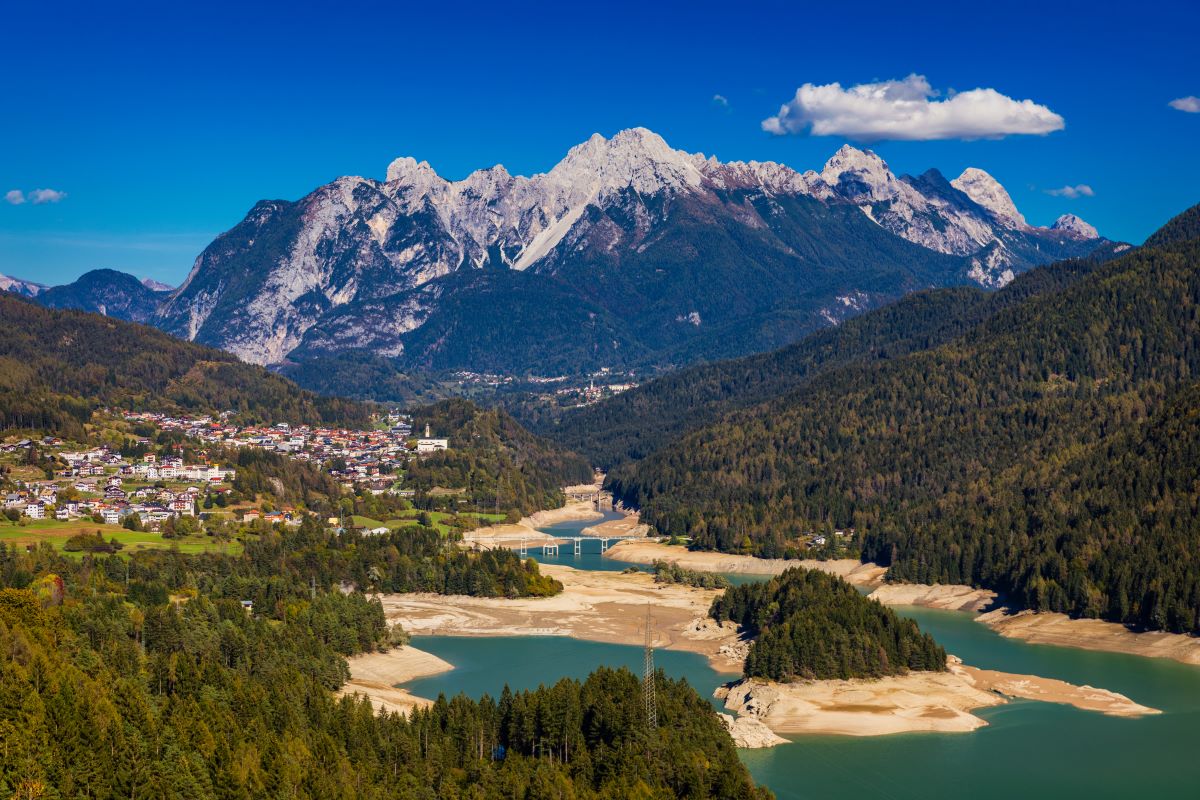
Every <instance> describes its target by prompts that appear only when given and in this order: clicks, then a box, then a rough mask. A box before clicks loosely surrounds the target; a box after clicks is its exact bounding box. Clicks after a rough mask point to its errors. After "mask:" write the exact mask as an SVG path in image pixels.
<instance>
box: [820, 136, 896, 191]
mask: <svg viewBox="0 0 1200 800" xmlns="http://www.w3.org/2000/svg"><path fill="white" fill-rule="evenodd" d="M821 177H822V178H823V179H824V180H825V182H826V183H828V184H829V185H830V186H833V187H835V188H837V189H838V190H839V191H840V192H841V193H842V194H844V195H846V196H847V198H848V199H850V200H853V201H854V202H872V201H878V200H887V199H891V198H892V197H894V196H895V194H896V191H895V187H894V184H895V183H896V176H895V175H893V174H892V171H891V170H890V169H888V165H887V163H886V162H885V161H884V160H883V159H882V158H880V157H879V156H877V155H875V153H873V152H871V151H870V150H859V149H858V148H857V147H851V146H850V145H848V144H844V145H842V146H841V148H840V149H839V150H838V151H837V152H836V153H834V154H833V156H832V157H831V158H830V159H829V160H828V161H826V162H825V168H824V169H822V170H821Z"/></svg>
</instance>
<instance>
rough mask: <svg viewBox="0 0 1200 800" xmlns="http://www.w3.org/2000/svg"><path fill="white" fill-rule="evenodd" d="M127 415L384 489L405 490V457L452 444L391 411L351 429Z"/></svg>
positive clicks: (348, 485)
mask: <svg viewBox="0 0 1200 800" xmlns="http://www.w3.org/2000/svg"><path fill="white" fill-rule="evenodd" d="M124 417H125V419H126V420H128V421H130V422H134V423H148V424H151V425H154V426H155V427H156V428H159V429H161V430H167V431H172V430H174V431H180V432H182V433H184V434H185V435H187V436H189V437H191V438H193V439H199V440H201V441H204V442H209V443H212V444H219V445H222V446H226V447H260V448H263V449H266V450H273V451H275V452H278V453H283V454H285V455H286V456H288V457H289V458H293V459H295V460H297V461H313V462H317V463H322V464H323V463H327V462H333V463H336V464H337V465H338V467H337V468H335V469H331V470H330V474H332V475H333V477H335V478H337V479H338V480H339V481H340V482H341V483H342V485H343V486H344V487H346V488H348V489H349V488H353V487H354V486H355V485H359V486H365V487H366V488H367V489H368V490H370V491H373V492H376V493H382V492H395V493H398V494H405V493H406V492H405V491H404V490H403V489H401V488H399V487H398V486H397V485H396V478H395V477H394V474H395V473H396V472H398V471H399V470H401V469H403V467H404V465H405V464H406V463H407V462H408V459H410V458H412V457H414V456H418V457H420V456H426V455H429V454H431V453H436V452H439V451H442V450H447V449H449V447H450V441H449V439H446V438H438V437H434V436H433V435H432V432H431V431H430V429H429V427H428V426H426V428H425V435H424V436H421V437H414V436H413V430H412V419H411V417H408V416H406V415H403V414H391V415H389V416H388V417H387V418H386V419H385V420H384V424H383V425H381V426H380V427H379V428H376V429H372V430H349V429H346V428H325V427H314V426H309V425H288V424H287V423H285V422H281V423H277V424H275V425H250V426H241V425H236V424H234V423H233V422H231V421H230V419H229V417H228V415H225V416H219V417H176V416H169V415H166V414H155V413H145V412H128V413H125V414H124Z"/></svg>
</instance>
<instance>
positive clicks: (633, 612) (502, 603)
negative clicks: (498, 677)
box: [380, 564, 745, 683]
mask: <svg viewBox="0 0 1200 800" xmlns="http://www.w3.org/2000/svg"><path fill="white" fill-rule="evenodd" d="M541 569H542V572H543V574H546V575H550V576H551V577H554V578H557V579H558V580H560V581H562V582H563V586H564V587H565V588H564V590H563V592H562V593H561V594H558V595H555V596H554V597H542V598H517V599H513V600H509V599H506V598H494V597H467V596H462V595H455V596H446V595H434V594H389V595H381V596H380V600H381V601H382V603H383V610H384V613H385V614H386V615H387V618H388V622H391V623H396V622H398V623H400V624H401V625H403V626H404V629H405V630H406V631H408V632H409V633H413V634H418V635H422V634H424V635H445V636H570V637H573V638H576V639H586V640H589V641H596V642H611V643H614V644H632V645H639V644H641V643H642V641H643V637H644V635H645V633H644V628H643V626H644V624H645V617H646V607H647V605H649V606H650V607H651V609H652V611H651V613H652V617H653V626H654V643H655V646H656V647H664V648H668V649H676V650H687V651H689V652H693V653H699V654H701V655H703V656H705V657H706V658H708V660H709V663H710V664H711V665H712V667H713V669H715V670H717V671H718V672H723V673H734V674H736V673H739V672H741V668H742V663H741V662H742V660H743V659H744V657H745V651H744V645H743V644H742V643H741V642H739V639H738V634H737V631H736V630H735V628H734V626H733V625H732V624H726V625H724V626H719V625H717V624H716V623H715V622H713V621H712V620H709V619H708V616H707V615H708V607H709V606H710V605H711V604H712V601H713V598H715V597H716V596H717V595H718V594H720V592H719V591H718V590H713V589H695V588H692V587H690V586H682V585H679V584H656V583H655V582H654V577H653V576H652V575H650V574H648V573H644V572H638V573H636V574H623V573H619V572H592V571H584V570H577V569H572V568H571V567H564V566H558V565H554V564H543V565H542V567H541ZM396 682H397V683H398V682H400V681H396Z"/></svg>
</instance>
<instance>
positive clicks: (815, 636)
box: [709, 567, 946, 681]
mask: <svg viewBox="0 0 1200 800" xmlns="http://www.w3.org/2000/svg"><path fill="white" fill-rule="evenodd" d="M709 615H710V616H711V617H712V618H713V619H715V620H717V621H718V622H724V621H725V620H731V621H733V622H736V623H737V624H738V626H739V627H740V628H741V630H742V631H743V632H744V633H745V634H746V635H747V636H752V637H754V642H753V643H752V644H751V645H750V652H749V653H748V654H747V656H746V663H745V666H744V670H745V674H746V676H747V677H751V678H769V679H771V680H777V681H791V680H796V679H810V680H812V679H817V680H823V679H830V678H838V679H842V680H845V679H849V678H882V677H884V676H885V675H901V674H904V673H905V672H907V671H909V670H933V671H942V670H945V669H946V651H945V650H943V649H942V648H941V647H940V646H938V644H937V643H936V642H935V641H934V640H933V637H931V636H930V635H929V634H927V633H922V632H921V630H920V628H918V627H917V623H916V622H914V621H913V620H911V619H906V618H903V617H900V616H899V615H897V614H896V612H894V611H892V610H891V609H890V608H884V607H883V606H882V605H880V604H879V603H878V602H876V601H875V600H869V599H867V598H866V597H864V596H863V595H861V594H859V593H858V592H857V591H856V590H855V589H854V587H853V586H851V585H850V584H848V583H846V582H845V581H844V580H842V579H841V578H838V577H836V576H834V575H828V574H826V573H824V572H820V571H817V570H809V569H804V568H803V567H793V568H792V569H789V570H787V571H786V572H784V573H783V574H781V575H779V576H777V577H775V578H772V579H771V580H769V581H765V582H761V583H748V584H744V585H742V586H735V587H733V588H731V589H729V590H727V591H726V592H725V593H724V594H723V595H721V596H720V597H718V598H717V599H716V600H714V601H713V604H712V608H710V609H709Z"/></svg>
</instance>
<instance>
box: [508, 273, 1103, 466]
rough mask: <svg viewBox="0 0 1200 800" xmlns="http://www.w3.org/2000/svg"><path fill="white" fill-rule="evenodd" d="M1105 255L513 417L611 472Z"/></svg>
mask: <svg viewBox="0 0 1200 800" xmlns="http://www.w3.org/2000/svg"><path fill="white" fill-rule="evenodd" d="M1109 257H1111V250H1110V249H1105V250H1103V251H1101V252H1099V253H1097V254H1096V255H1094V256H1093V257H1091V258H1088V259H1081V260H1075V261H1064V262H1060V263H1058V264H1054V265H1052V266H1048V267H1042V268H1039V269H1034V270H1031V271H1030V272H1027V273H1025V274H1023V275H1021V276H1019V277H1018V278H1017V279H1016V280H1015V281H1013V282H1012V283H1011V284H1009V285H1008V286H1007V287H1005V288H1004V289H1002V290H1000V291H998V292H995V293H989V292H985V291H983V290H981V289H977V288H969V287H958V288H950V289H934V290H930V291H925V292H918V293H916V294H913V295H910V296H908V297H906V298H904V299H903V300H899V301H897V302H895V303H893V304H891V305H887V306H884V307H883V308H880V309H877V310H875V311H870V312H868V313H866V314H863V315H862V316H859V317H855V318H852V319H850V320H847V321H846V322H844V323H843V324H842V325H840V326H838V327H835V328H830V329H828V330H824V331H821V332H819V333H815V334H813V335H811V336H809V337H807V338H805V339H804V340H802V341H800V342H798V343H796V344H794V345H790V346H788V347H785V348H783V349H781V350H776V351H774V352H770V353H764V354H762V355H755V356H748V357H746V358H740V359H734V360H730V361H718V362H715V363H712V364H704V365H701V366H695V367H690V368H687V369H683V370H680V371H678V372H674V373H671V374H669V375H666V376H664V377H661V378H658V379H656V380H653V381H650V382H649V383H646V384H644V385H642V386H639V387H638V388H636V389H632V390H630V391H628V392H624V393H622V394H619V395H617V396H616V397H613V398H610V399H607V400H604V401H602V402H600V403H596V404H595V405H591V406H585V407H583V408H578V409H572V410H571V411H568V412H567V413H565V414H561V412H560V414H561V415H560V414H554V413H550V412H548V411H547V409H545V407H544V406H539V405H536V404H527V405H525V406H523V407H516V408H514V413H516V414H518V417H519V418H520V419H521V421H522V422H524V423H525V424H527V425H529V426H531V427H532V428H533V429H534V430H536V431H537V432H539V433H542V434H544V435H545V436H548V437H550V438H552V439H554V440H555V441H558V442H561V443H562V444H563V445H565V446H567V447H570V448H572V449H574V450H576V451H578V452H580V453H583V454H584V455H586V456H587V457H588V458H590V459H591V460H592V462H593V463H595V464H596V465H597V466H599V467H601V468H603V469H606V470H607V469H612V468H614V467H616V466H618V465H620V464H621V463H623V462H625V461H628V460H638V459H641V458H645V457H646V456H648V455H650V454H651V453H653V452H654V451H655V450H657V449H658V448H659V447H661V446H663V445H664V444H666V443H667V442H669V441H671V440H672V439H675V438H678V437H679V436H680V435H682V434H683V433H685V432H687V431H689V430H694V429H696V428H699V427H701V426H703V425H705V424H708V423H710V422H713V421H715V420H716V419H718V418H720V417H721V416H722V415H724V414H727V413H729V412H731V411H734V410H737V409H740V408H746V407H747V406H751V405H756V404H758V403H762V402H765V401H767V400H769V399H771V398H775V397H779V396H781V395H784V394H786V393H788V392H790V391H794V390H796V389H797V388H798V387H800V386H802V385H804V384H805V383H806V382H808V381H810V380H812V379H813V378H814V376H816V375H818V374H820V373H822V372H824V371H827V370H830V369H835V368H839V367H846V366H848V365H851V364H855V363H860V362H861V364H862V365H863V367H864V368H865V367H867V366H869V365H870V364H872V363H875V362H880V361H887V360H890V359H895V358H898V357H900V356H903V355H905V354H907V353H911V352H915V351H918V350H925V349H928V348H930V347H934V346H937V345H939V344H942V343H944V342H947V341H950V340H951V339H953V338H955V337H956V336H960V335H962V334H963V333H964V332H965V331H967V330H969V329H970V328H971V327H972V326H974V325H977V324H979V323H980V322H981V321H982V320H984V319H987V318H988V317H989V316H991V315H992V314H995V313H997V312H998V311H1000V310H1002V309H1005V308H1008V307H1009V306H1011V305H1013V304H1014V303H1018V302H1021V301H1022V300H1024V299H1026V298H1028V297H1031V296H1033V295H1036V294H1043V293H1049V292H1054V291H1058V290H1060V289H1062V288H1063V287H1065V286H1067V285H1069V284H1070V283H1071V282H1072V281H1074V280H1076V279H1077V278H1079V277H1080V276H1081V275H1086V274H1087V273H1088V272H1090V271H1091V270H1092V269H1094V268H1095V267H1096V266H1098V265H1099V264H1100V263H1102V261H1103V260H1104V259H1106V258H1109Z"/></svg>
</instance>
